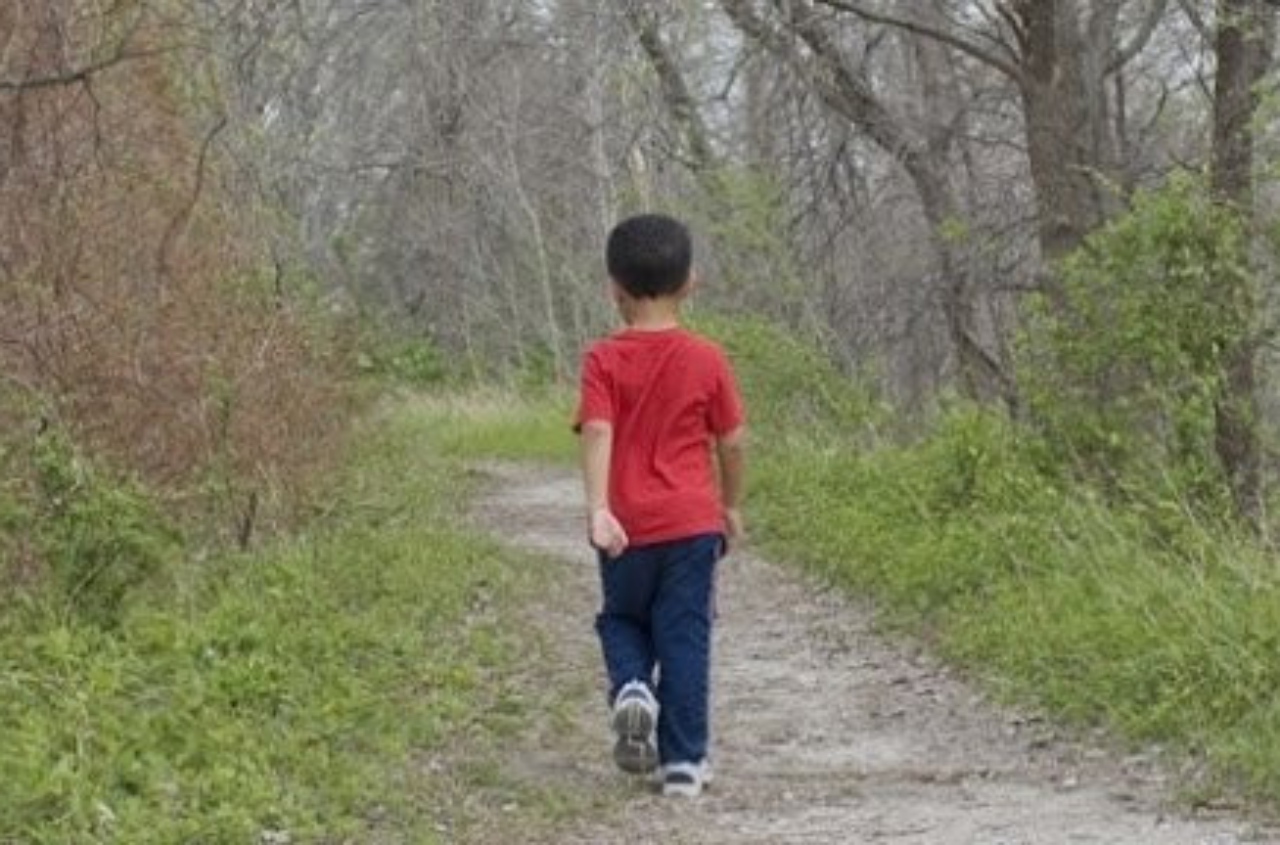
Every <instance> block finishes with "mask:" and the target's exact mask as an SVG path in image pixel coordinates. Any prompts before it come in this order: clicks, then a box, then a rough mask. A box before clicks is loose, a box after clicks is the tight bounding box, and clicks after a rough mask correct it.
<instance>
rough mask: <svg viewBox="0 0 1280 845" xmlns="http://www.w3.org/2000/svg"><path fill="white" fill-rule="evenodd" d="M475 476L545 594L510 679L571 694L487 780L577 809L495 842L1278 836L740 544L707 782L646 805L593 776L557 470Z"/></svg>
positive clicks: (605, 740) (727, 571) (728, 569)
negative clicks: (1185, 793)
mask: <svg viewBox="0 0 1280 845" xmlns="http://www.w3.org/2000/svg"><path fill="white" fill-rule="evenodd" d="M484 472H485V474H486V476H487V484H486V485H485V490H486V492H485V494H484V495H483V496H482V497H481V499H480V501H479V502H478V504H477V507H476V510H475V520H476V521H477V522H478V524H479V526H480V527H481V528H483V529H484V530H486V531H488V532H490V533H492V534H494V535H496V536H498V537H500V538H501V539H502V540H503V541H504V542H506V543H510V544H511V545H513V546H517V547H521V548H524V549H529V550H533V551H537V552H540V553H542V554H543V555H544V557H543V562H542V563H541V564H540V565H544V566H546V567H547V572H546V577H545V583H546V584H547V587H548V588H547V589H546V590H545V592H544V594H543V596H542V598H541V600H540V603H539V604H538V605H536V606H532V607H530V608H528V612H527V613H526V614H525V616H524V617H523V618H522V620H521V622H520V623H519V624H524V625H528V626H530V630H529V635H530V638H531V639H537V640H538V641H539V642H541V643H542V644H543V648H544V650H545V652H546V654H545V656H544V657H543V658H542V659H543V660H544V661H545V663H546V665H545V666H542V667H530V669H529V677H528V679H526V681H525V683H526V684H527V685H528V689H529V690H530V695H531V696H539V695H541V694H542V693H540V692H539V690H546V689H552V688H553V689H556V690H566V691H569V693H570V695H571V696H576V698H574V699H573V700H574V702H575V703H574V704H573V705H572V706H571V707H570V708H569V712H568V713H567V715H566V716H565V717H564V718H563V719H561V720H546V721H547V722H548V723H547V724H543V725H542V726H541V727H540V728H539V730H538V731H536V735H534V736H529V737H525V738H523V739H522V740H520V741H519V742H517V743H515V744H513V746H512V747H511V748H510V749H509V751H508V753H507V754H506V755H505V759H504V762H503V764H502V765H503V767H504V769H505V773H504V776H505V777H507V778H513V779H516V780H522V781H525V782H528V783H531V784H534V785H537V786H538V787H540V788H545V789H548V790H550V791H551V792H554V791H556V790H562V791H566V792H568V793H569V794H572V795H574V796H576V797H575V799H574V802H573V803H574V804H575V805H577V806H578V807H586V808H588V811H587V812H573V813H565V814H563V816H562V817H560V818H558V819H557V820H553V821H551V822H540V823H538V824H536V825H531V826H530V827H528V828H526V829H523V830H520V831H519V832H512V829H511V827H510V826H505V827H504V828H503V830H504V832H503V833H502V834H501V836H502V837H503V841H512V842H516V841H519V842H546V843H557V845H573V844H574V843H582V845H586V844H587V843H590V845H613V844H614V843H651V842H663V843H690V845H716V843H734V844H735V845H747V843H760V844H761V845H764V843H768V844H769V845H785V844H786V843H812V845H821V844H822V843H879V842H889V843H900V845H961V843H964V845H1059V843H1061V845H1067V844H1068V843H1071V844H1072V845H1079V843H1107V845H1145V843H1158V844H1159V845H1234V844H1235V843H1245V842H1262V843H1272V842H1280V834H1278V833H1277V832H1276V831H1274V830H1272V829H1269V828H1267V827H1265V826H1263V825H1262V824H1261V823H1258V822H1251V821H1247V820H1242V819H1239V818H1232V817H1228V816H1225V815H1222V814H1203V813H1202V814H1200V815H1198V816H1196V817H1192V816H1190V815H1188V814H1186V813H1185V812H1181V811H1179V810H1178V809H1176V805H1175V804H1173V803H1172V796H1171V795H1170V793H1169V791H1168V790H1169V787H1168V779H1167V777H1166V776H1165V774H1164V773H1162V772H1161V770H1160V767H1159V766H1158V765H1157V764H1156V763H1155V762H1153V759H1152V757H1151V755H1146V754H1133V755H1123V754H1119V753H1117V752H1115V751H1113V750H1107V749H1105V748H1101V747H1091V746H1090V745H1088V744H1087V743H1083V742H1081V741H1079V740H1078V739H1073V740H1070V741H1068V740H1066V739H1063V738H1062V737H1060V736H1058V735H1057V733H1056V732H1055V731H1054V729H1053V728H1052V726H1050V725H1048V724H1046V723H1044V722H1043V721H1041V720H1039V719H1037V718H1035V717H1034V716H1028V715H1026V714H1018V713H1014V712H1011V711H1009V710H1007V709H1004V708H1000V707H997V706H995V705H993V704H991V703H989V702H988V701H987V700H986V699H985V698H984V696H983V695H982V694H981V693H980V692H978V691H976V690H975V689H974V688H973V687H971V686H968V685H966V683H964V682H963V681H962V680H961V679H958V678H956V677H954V675H953V674H952V673H951V672H950V671H949V670H948V669H947V668H946V667H944V666H942V665H941V664H940V663H938V662H937V661H935V660H934V659H931V658H930V657H929V656H927V655H926V654H924V653H923V652H922V651H921V650H919V649H918V648H916V647H913V646H911V645H904V644H900V643H894V642H892V641H889V640H886V639H884V638H883V637H881V636H880V635H878V634H877V633H876V632H875V630H874V628H873V624H872V623H873V613H872V612H871V610H870V609H869V608H867V607H865V606H861V605H859V604H858V603H856V602H853V601H850V600H848V599H847V598H844V597H841V596H839V595H836V594H834V593H833V592H831V591H829V590H826V589H823V588H822V587H820V586H818V585H815V584H813V583H811V582H810V581H808V580H807V579H806V578H805V577H804V576H802V575H800V574H797V573H794V572H792V571H790V570H788V569H787V568H785V567H780V566H777V565H774V564H773V563H771V562H768V561H765V560H762V559H760V558H759V557H757V556H755V555H753V554H751V553H750V552H749V551H748V552H746V553H739V554H735V555H733V556H731V557H730V558H729V559H727V560H726V561H725V562H724V563H723V565H722V569H721V572H720V580H719V584H720V588H719V602H718V604H719V611H720V616H719V620H718V629H717V635H716V654H715V664H714V676H713V688H714V703H713V725H714V729H713V730H714V736H713V749H714V750H713V755H714V763H715V770H716V779H715V782H714V784H713V786H712V788H711V790H710V791H709V792H708V793H707V794H706V795H704V797H703V798H702V799H699V800H697V801H692V802H691V801H687V800H672V799H664V798H662V797H660V796H658V795H656V794H654V793H653V792H652V791H650V790H649V789H648V788H647V787H646V786H645V785H644V783H643V782H642V781H639V780H634V779H628V778H626V777H625V776H623V775H622V774H620V773H618V772H616V771H615V770H614V769H613V768H612V763H611V760H610V756H609V747H610V746H609V736H608V733H607V727H606V724H607V723H606V717H605V708H604V702H603V692H602V688H603V677H602V669H601V666H600V658H599V653H598V646H597V644H596V641H595V637H594V632H593V630H592V627H591V623H592V619H593V616H594V613H595V607H596V595H597V584H596V572H595V566H594V562H593V560H592V557H591V555H590V553H589V552H588V551H587V550H586V548H585V546H584V543H583V532H584V527H583V524H582V521H581V515H580V506H579V501H580V491H579V488H578V485H577V481H576V478H575V477H574V476H573V475H572V474H571V473H570V472H569V471H567V470H564V469H560V468H548V467H534V466H525V465H513V464H490V465H487V466H485V467H484ZM552 721H555V723H554V724H551V723H550V722H552ZM513 809H514V808H513ZM495 833H496V830H493V831H489V832H488V833H484V832H477V834H476V835H477V836H489V837H492V836H493V835H494V834H495ZM488 841H490V842H492V841H495V840H494V839H493V838H489V839H488Z"/></svg>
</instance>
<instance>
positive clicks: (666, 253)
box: [605, 214, 693, 299]
mask: <svg viewBox="0 0 1280 845" xmlns="http://www.w3.org/2000/svg"><path fill="white" fill-rule="evenodd" d="M605 260H606V263H607V265H608V268H609V276H610V278H612V279H613V281H614V282H615V283H617V285H618V286H619V287H620V288H622V290H623V291H624V292H625V293H626V294H627V295H628V296H630V297H632V298H633V299H659V298H661V297H667V296H676V295H678V294H680V293H681V292H682V291H683V290H684V288H685V284H686V283H687V282H688V281H689V278H690V275H691V274H692V272H693V239H692V238H691V237H690V236H689V230H688V229H687V228H686V227H685V225H684V224H683V223H681V222H680V221H678V220H675V219H674V218H671V217H667V216H666V215H663V214H641V215H638V216H636V217H630V218H628V219H626V220H623V221H622V222H621V223H619V224H618V225H617V226H616V227H614V230H613V231H612V232H611V233H610V234H609V242H608V245H607V246H606V247H605Z"/></svg>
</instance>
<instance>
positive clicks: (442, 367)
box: [356, 332, 450, 387]
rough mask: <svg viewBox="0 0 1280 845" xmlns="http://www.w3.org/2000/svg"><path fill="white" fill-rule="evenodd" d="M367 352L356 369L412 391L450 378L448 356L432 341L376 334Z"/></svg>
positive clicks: (373, 335) (365, 351)
mask: <svg viewBox="0 0 1280 845" xmlns="http://www.w3.org/2000/svg"><path fill="white" fill-rule="evenodd" d="M372 337H373V338H374V339H372V340H366V342H365V344H364V346H365V348H364V350H363V351H362V352H360V353H359V354H358V355H357V356H356V365H357V367H358V369H359V370H360V371H361V372H363V373H364V374H365V375H368V376H373V377H375V378H381V379H385V380H387V381H391V382H395V383H398V384H403V385H406V386H409V387H433V386H437V385H440V384H442V383H443V382H445V381H446V380H447V379H448V378H449V375H450V372H449V367H448V365H447V363H446V361H445V356H444V354H443V353H441V351H440V349H439V348H438V347H437V346H436V345H435V344H434V343H433V342H432V341H431V340H430V339H428V338H424V337H403V336H401V337H395V338H394V339H387V337H390V336H389V335H384V334H383V333H382V332H373V333H372Z"/></svg>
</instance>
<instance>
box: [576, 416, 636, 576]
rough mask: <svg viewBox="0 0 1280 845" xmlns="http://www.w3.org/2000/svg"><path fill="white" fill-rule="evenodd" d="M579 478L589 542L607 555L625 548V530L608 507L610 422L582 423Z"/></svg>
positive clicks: (591, 421)
mask: <svg viewBox="0 0 1280 845" xmlns="http://www.w3.org/2000/svg"><path fill="white" fill-rule="evenodd" d="M578 446H579V451H580V456H581V459H582V481H583V485H584V486H585V488H586V493H587V519H588V525H589V528H588V530H589V532H590V536H591V545H593V546H595V547H596V548H597V549H600V550H602V551H604V552H605V553H606V554H608V555H609V557H617V556H618V555H620V554H622V553H623V552H624V551H626V548H627V543H628V542H629V540H628V538H627V532H626V531H625V530H623V528H622V524H621V523H619V522H618V520H617V518H616V517H614V515H613V512H612V511H610V510H609V457H610V453H611V452H612V450H613V425H612V424H610V423H607V422H605V421H603V420H588V421H587V422H584V423H583V424H582V433H581V437H580V439H579V442H578Z"/></svg>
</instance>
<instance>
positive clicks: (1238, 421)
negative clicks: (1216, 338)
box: [1210, 0, 1276, 517]
mask: <svg viewBox="0 0 1280 845" xmlns="http://www.w3.org/2000/svg"><path fill="white" fill-rule="evenodd" d="M1275 18H1276V10H1275V6H1273V5H1272V4H1271V3H1268V2H1264V0H1219V3H1218V9H1217V20H1216V25H1215V28H1216V36H1215V43H1214V52H1215V55H1216V58H1217V72H1216V75H1215V82H1214V95H1213V147H1212V161H1211V166H1210V177H1211V182H1212V190H1213V193H1214V196H1215V197H1216V198H1217V199H1218V201H1220V202H1222V203H1224V204H1226V205H1228V206H1229V207H1231V208H1232V209H1234V210H1235V212H1236V213H1237V214H1239V215H1240V216H1241V217H1242V218H1244V219H1245V220H1246V221H1252V219H1253V217H1254V203H1253V148H1254V129H1253V120H1254V115H1255V114H1256V112H1257V108H1258V101H1259V91H1258V87H1259V84H1260V83H1261V81H1262V79H1263V77H1264V75H1265V74H1266V72H1267V70H1268V69H1269V68H1270V65H1271V60H1272V49H1273V44H1274V41H1275V30H1276V20H1275ZM1241 260H1242V261H1247V260H1248V259H1247V257H1244V256H1242V257H1241ZM1241 287H1242V286H1241V285H1240V284H1238V283H1236V284H1232V283H1228V282H1226V281H1225V280H1224V283H1223V286H1222V289H1221V290H1220V291H1218V295H1219V296H1220V297H1221V300H1222V302H1223V303H1225V304H1226V306H1227V311H1228V313H1230V314H1232V315H1233V317H1234V320H1235V322H1236V325H1235V326H1232V327H1229V328H1230V329H1231V331H1230V332H1229V335H1228V336H1229V337H1231V338H1232V343H1231V346H1230V347H1229V348H1228V349H1227V350H1225V354H1224V358H1225V361H1226V364H1225V368H1224V372H1223V374H1222V387H1221V395H1220V396H1219V398H1218V401H1217V404H1216V412H1217V426H1216V446H1217V451H1218V456H1219V458H1220V460H1221V461H1222V464H1223V467H1224V469H1225V470H1226V473H1227V477H1228V480H1229V481H1230V484H1231V491H1232V494H1233V496H1234V497H1235V501H1236V506H1237V508H1238V509H1239V510H1240V511H1241V513H1243V514H1245V515H1246V516H1249V517H1256V516H1257V514H1258V510H1259V507H1260V504H1261V503H1260V493H1261V484H1260V466H1259V464H1260V454H1259V445H1258V433H1257V421H1258V398H1257V347H1258V339H1257V337H1256V336H1255V335H1256V330H1255V328H1254V324H1255V323H1256V308H1257V306H1256V303H1255V301H1254V300H1255V296H1254V294H1253V293H1252V292H1251V291H1249V290H1248V289H1241Z"/></svg>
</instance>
